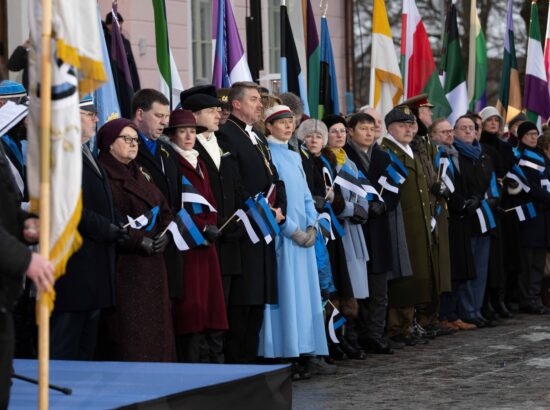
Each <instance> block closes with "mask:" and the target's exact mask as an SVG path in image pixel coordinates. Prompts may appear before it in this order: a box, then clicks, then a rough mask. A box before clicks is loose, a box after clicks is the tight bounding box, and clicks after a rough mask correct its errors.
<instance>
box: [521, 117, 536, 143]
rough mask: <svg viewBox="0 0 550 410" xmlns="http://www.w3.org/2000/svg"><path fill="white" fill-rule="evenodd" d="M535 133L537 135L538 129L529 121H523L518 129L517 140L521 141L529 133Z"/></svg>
mask: <svg viewBox="0 0 550 410" xmlns="http://www.w3.org/2000/svg"><path fill="white" fill-rule="evenodd" d="M533 130H535V131H537V133H539V129H538V128H537V126H536V125H535V124H533V123H532V122H531V121H524V122H522V123H521V124H520V125H519V127H518V139H522V138H523V137H524V136H525V134H527V133H528V132H529V131H533Z"/></svg>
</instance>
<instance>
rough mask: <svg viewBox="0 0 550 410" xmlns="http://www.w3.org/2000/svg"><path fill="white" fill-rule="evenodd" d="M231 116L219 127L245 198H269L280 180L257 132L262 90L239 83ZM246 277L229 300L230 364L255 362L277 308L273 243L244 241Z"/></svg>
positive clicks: (234, 283) (235, 282) (278, 195)
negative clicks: (266, 321) (268, 316)
mask: <svg viewBox="0 0 550 410" xmlns="http://www.w3.org/2000/svg"><path fill="white" fill-rule="evenodd" d="M229 102H230V104H231V115H230V116H229V119H228V120H227V122H226V123H225V124H224V125H223V126H222V127H221V128H220V131H219V134H218V139H219V141H220V145H221V146H222V147H223V148H224V149H226V150H228V151H229V152H230V153H231V155H232V156H233V158H234V159H235V161H236V162H237V165H238V169H239V174H240V176H241V181H242V186H243V193H244V197H245V198H246V197H248V196H255V195H256V194H258V193H263V194H264V195H265V194H267V193H268V191H269V190H270V188H271V186H272V184H274V183H275V182H276V181H277V179H278V178H277V170H276V169H275V166H274V165H273V163H272V162H271V154H270V152H269V146H268V144H267V141H266V139H265V137H264V135H263V134H262V133H260V132H259V131H256V130H254V129H253V128H252V124H254V123H255V122H256V121H258V120H259V119H260V116H261V113H262V103H261V99H260V93H259V92H258V86H257V84H255V83H252V82H240V83H235V84H233V86H232V87H231V90H230V92H229ZM284 200H285V198H284V190H279V189H278V190H277V192H276V198H275V202H273V201H271V202H270V203H271V206H272V208H273V209H274V210H275V216H276V219H277V222H280V221H282V220H283V219H282V218H283V216H282V211H281V208H280V205H279V203H281V201H283V203H284ZM241 261H242V275H240V276H235V277H234V278H233V281H232V284H231V294H230V300H229V311H228V319H229V331H228V333H227V342H226V360H227V361H228V362H233V363H250V362H252V361H254V360H255V359H256V353H257V348H258V336H259V332H260V328H261V326H262V322H263V310H264V305H265V304H274V303H277V277H276V269H275V249H274V245H273V243H271V244H269V245H267V244H266V243H265V242H264V241H260V242H259V243H257V244H252V242H250V240H249V239H248V238H244V239H243V240H242V242H241Z"/></svg>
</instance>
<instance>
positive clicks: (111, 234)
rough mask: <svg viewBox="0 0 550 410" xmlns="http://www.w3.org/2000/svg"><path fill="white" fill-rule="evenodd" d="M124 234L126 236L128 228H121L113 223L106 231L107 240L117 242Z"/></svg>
mask: <svg viewBox="0 0 550 410" xmlns="http://www.w3.org/2000/svg"><path fill="white" fill-rule="evenodd" d="M124 236H128V228H122V227H120V226H118V225H115V224H110V225H109V231H108V232H107V242H118V241H119V239H122V238H123V237H124Z"/></svg>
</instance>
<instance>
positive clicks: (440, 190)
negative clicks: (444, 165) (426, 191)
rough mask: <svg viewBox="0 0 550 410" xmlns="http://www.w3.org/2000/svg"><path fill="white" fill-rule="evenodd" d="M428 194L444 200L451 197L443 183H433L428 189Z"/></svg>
mask: <svg viewBox="0 0 550 410" xmlns="http://www.w3.org/2000/svg"><path fill="white" fill-rule="evenodd" d="M430 192H431V193H432V194H433V195H435V196H439V197H442V198H445V199H449V197H450V196H451V191H449V188H447V185H445V183H444V182H443V181H439V182H435V183H434V184H433V185H432V186H431V187H430Z"/></svg>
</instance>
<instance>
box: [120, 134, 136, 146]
mask: <svg viewBox="0 0 550 410" xmlns="http://www.w3.org/2000/svg"><path fill="white" fill-rule="evenodd" d="M118 138H122V139H123V140H124V142H125V143H126V144H128V145H132V143H134V144H137V143H138V137H130V136H128V135H119V136H118Z"/></svg>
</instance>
